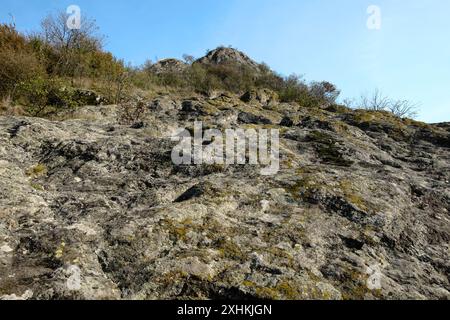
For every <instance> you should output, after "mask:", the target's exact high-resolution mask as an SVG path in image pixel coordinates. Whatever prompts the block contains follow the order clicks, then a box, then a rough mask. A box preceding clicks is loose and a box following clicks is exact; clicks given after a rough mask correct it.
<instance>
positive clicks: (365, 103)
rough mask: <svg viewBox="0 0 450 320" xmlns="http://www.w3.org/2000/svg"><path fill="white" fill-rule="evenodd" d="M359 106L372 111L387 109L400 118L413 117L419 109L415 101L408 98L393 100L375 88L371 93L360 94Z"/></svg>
mask: <svg viewBox="0 0 450 320" xmlns="http://www.w3.org/2000/svg"><path fill="white" fill-rule="evenodd" d="M360 106H361V108H363V109H367V110H372V111H389V112H392V113H393V114H394V115H396V116H397V117H400V118H405V117H407V118H415V117H416V116H417V113H418V109H419V105H418V104H417V103H413V102H411V101H408V100H393V99H391V98H389V97H387V96H385V95H383V94H382V92H381V91H380V90H379V89H376V90H375V91H374V92H373V93H372V94H371V95H362V96H361V101H360Z"/></svg>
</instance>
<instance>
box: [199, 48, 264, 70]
mask: <svg viewBox="0 0 450 320" xmlns="http://www.w3.org/2000/svg"><path fill="white" fill-rule="evenodd" d="M195 63H201V64H204V65H221V64H227V63H232V64H237V65H241V66H245V67H248V68H251V69H255V70H258V69H259V64H258V63H257V62H255V61H254V60H252V59H251V58H250V57H248V56H247V55H246V54H245V53H243V52H241V51H239V50H237V49H233V48H226V47H219V48H217V49H214V50H211V51H209V52H208V53H207V54H206V56H204V57H202V58H200V59H198V60H197V61H196V62H195Z"/></svg>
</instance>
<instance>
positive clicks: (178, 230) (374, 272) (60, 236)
mask: <svg viewBox="0 0 450 320" xmlns="http://www.w3.org/2000/svg"><path fill="white" fill-rule="evenodd" d="M146 106H147V108H148V110H147V111H146V112H145V114H144V115H143V116H142V119H139V123H140V124H142V125H139V126H138V125H121V124H119V123H120V121H118V120H117V118H118V116H117V115H119V114H120V110H119V107H117V106H101V107H98V108H96V107H86V108H82V109H80V110H79V111H78V112H77V113H74V114H72V115H71V117H72V118H73V119H69V120H66V121H59V122H58V121H53V122H52V121H48V120H45V119H38V118H24V117H0V297H1V299H67V298H73V299H171V298H179V299H183V298H185V299H218V298H240V299H246V298H268V299H398V298H400V299H416V298H418V299H449V298H450V284H449V270H450V256H449V255H450V248H449V243H450V214H449V210H450V182H449V181H450V149H449V147H450V145H449V142H450V136H449V135H450V132H449V131H448V128H449V126H448V124H442V125H427V124H423V123H420V122H415V121H412V120H406V119H405V120H401V119H398V118H395V117H393V116H391V115H390V114H387V113H381V112H367V111H352V110H348V109H345V108H329V110H323V109H304V108H300V107H299V106H298V105H295V104H292V105H290V104H282V103H277V104H276V105H274V106H272V107H271V108H270V109H268V108H266V105H265V104H263V103H261V102H258V100H257V99H256V100H255V99H252V101H251V103H246V102H244V101H242V100H241V99H240V97H237V96H231V95H227V96H225V95H217V96H215V97H208V98H207V97H203V96H196V97H192V96H189V97H185V98H183V97H180V96H177V97H172V96H170V95H166V96H159V97H156V98H155V99H154V100H153V101H149V102H148V103H147V104H146ZM195 120H202V121H204V126H205V127H208V128H217V129H219V130H225V129H227V128H241V127H244V128H245V127H247V126H250V127H251V128H258V127H264V128H267V126H270V127H271V128H278V129H279V130H280V140H281V141H280V171H279V172H278V173H276V174H274V175H272V176H263V175H261V174H260V168H259V167H258V166H252V165H207V164H203V165H175V164H173V162H172V160H171V151H172V148H173V147H174V145H175V144H176V142H173V141H172V140H171V136H172V135H173V134H174V132H175V131H176V129H177V128H188V129H191V128H192V127H193V122H194V121H195ZM243 120H245V121H243ZM279 123H282V124H283V125H282V126H279V125H276V124H279Z"/></svg>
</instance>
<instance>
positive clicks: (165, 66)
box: [150, 59, 188, 74]
mask: <svg viewBox="0 0 450 320" xmlns="http://www.w3.org/2000/svg"><path fill="white" fill-rule="evenodd" d="M187 67H188V65H187V64H186V63H184V62H183V61H180V60H177V59H163V60H160V61H158V62H156V63H155V64H153V65H152V66H151V67H150V71H152V72H153V73H155V74H162V73H181V72H183V71H184V70H186V68H187Z"/></svg>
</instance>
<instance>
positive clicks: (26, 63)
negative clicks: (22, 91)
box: [0, 25, 44, 99]
mask: <svg viewBox="0 0 450 320" xmlns="http://www.w3.org/2000/svg"><path fill="white" fill-rule="evenodd" d="M43 74H44V69H43V66H42V65H41V64H40V62H39V60H38V58H37V57H36V56H35V55H34V53H33V52H32V51H31V50H30V49H29V48H28V47H27V45H26V40H25V38H24V37H23V36H21V35H20V34H19V33H18V32H17V31H16V30H15V27H14V26H12V25H0V98H5V97H7V96H10V97H11V99H14V96H15V93H16V89H17V85H18V84H19V83H20V82H23V81H28V80H30V79H32V78H34V77H36V76H40V75H43Z"/></svg>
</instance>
